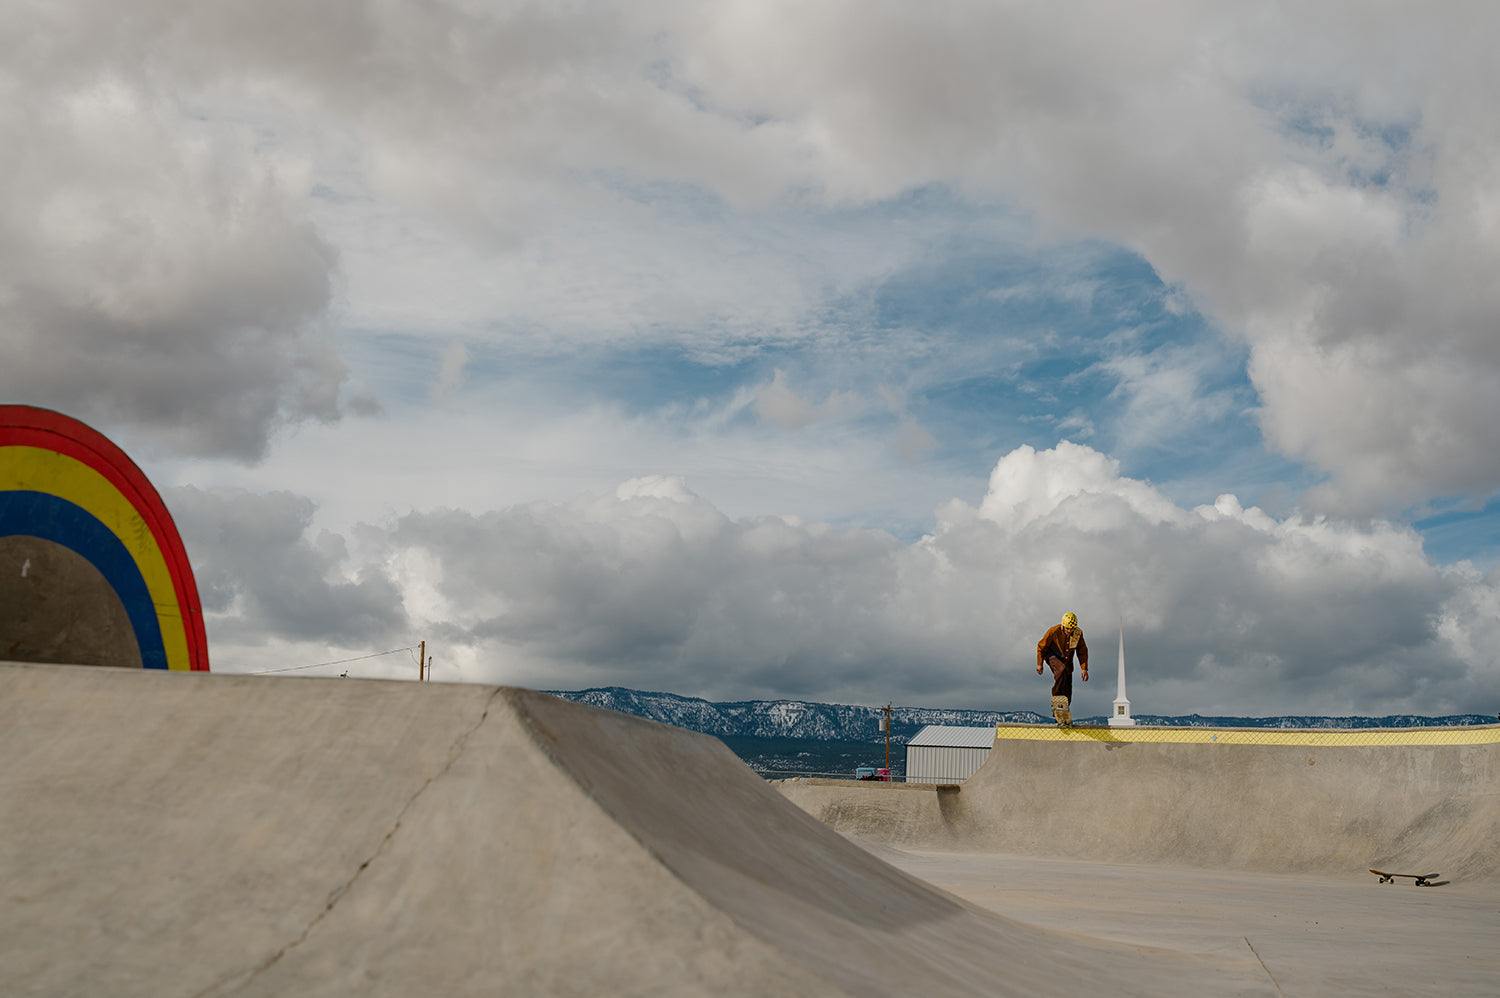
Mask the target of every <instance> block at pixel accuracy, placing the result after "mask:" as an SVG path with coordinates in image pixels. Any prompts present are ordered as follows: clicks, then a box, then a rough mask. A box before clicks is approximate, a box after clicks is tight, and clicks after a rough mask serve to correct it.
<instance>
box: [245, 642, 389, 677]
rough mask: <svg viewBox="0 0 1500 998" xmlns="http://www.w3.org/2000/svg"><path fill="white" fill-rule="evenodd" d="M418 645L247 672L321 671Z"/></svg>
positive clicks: (249, 674)
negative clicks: (326, 667) (328, 667)
mask: <svg viewBox="0 0 1500 998" xmlns="http://www.w3.org/2000/svg"><path fill="white" fill-rule="evenodd" d="M416 647H417V646H416V645H407V646H406V647H405V648H392V649H391V650H390V651H378V652H375V653H374V654H373V655H356V656H355V657H354V658H341V659H338V660H336V661H333V662H315V663H313V664H312V665H289V666H287V667H286V668H285V669H259V670H257V671H255V672H247V673H244V675H247V676H267V675H270V674H271V673H273V672H296V671H297V670H299V669H321V668H323V667H324V666H326V665H343V664H344V663H345V662H363V661H364V660H365V659H367V658H380V657H382V656H385V655H394V654H396V653H397V652H403V651H411V650H412V649H414V648H416Z"/></svg>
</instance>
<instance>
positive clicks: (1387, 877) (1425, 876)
mask: <svg viewBox="0 0 1500 998" xmlns="http://www.w3.org/2000/svg"><path fill="white" fill-rule="evenodd" d="M1370 872H1371V873H1373V874H1375V876H1377V877H1379V878H1380V882H1381V883H1382V884H1389V883H1391V882H1392V881H1394V880H1395V879H1396V878H1397V877H1411V878H1412V879H1413V880H1415V881H1416V882H1417V883H1416V886H1418V887H1431V886H1432V881H1433V880H1434V879H1436V878H1437V877H1438V876H1439V874H1436V873H1386V872H1385V871H1384V870H1371V871H1370Z"/></svg>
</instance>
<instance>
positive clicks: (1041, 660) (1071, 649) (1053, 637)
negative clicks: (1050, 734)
mask: <svg viewBox="0 0 1500 998" xmlns="http://www.w3.org/2000/svg"><path fill="white" fill-rule="evenodd" d="M1075 653H1076V654H1077V655H1078V664H1079V666H1080V667H1081V668H1082V669H1083V681H1084V682H1085V683H1086V682H1088V681H1089V646H1088V643H1087V642H1085V641H1084V640H1083V628H1081V627H1079V626H1078V615H1077V614H1076V613H1065V614H1063V616H1062V623H1061V624H1057V625H1055V626H1053V627H1051V628H1049V629H1048V631H1047V633H1046V634H1044V635H1043V636H1042V640H1040V641H1038V642H1037V643H1036V674H1037V675H1038V676H1040V675H1041V674H1042V666H1043V665H1048V666H1050V667H1051V668H1052V716H1053V717H1055V718H1056V719H1057V726H1058V727H1060V728H1071V727H1072V726H1073V708H1072V700H1073V655H1074V654H1075Z"/></svg>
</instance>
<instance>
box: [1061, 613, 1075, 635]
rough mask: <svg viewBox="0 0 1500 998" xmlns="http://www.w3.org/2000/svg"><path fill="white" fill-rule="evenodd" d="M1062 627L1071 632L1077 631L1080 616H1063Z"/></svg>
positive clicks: (1069, 614) (1073, 614)
mask: <svg viewBox="0 0 1500 998" xmlns="http://www.w3.org/2000/svg"><path fill="white" fill-rule="evenodd" d="M1062 625H1063V626H1064V627H1066V628H1067V629H1068V630H1070V631H1071V630H1073V629H1075V628H1076V627H1077V626H1078V614H1076V613H1065V614H1063V619H1062Z"/></svg>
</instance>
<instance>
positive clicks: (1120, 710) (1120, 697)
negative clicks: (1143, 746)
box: [1109, 617, 1135, 727]
mask: <svg viewBox="0 0 1500 998" xmlns="http://www.w3.org/2000/svg"><path fill="white" fill-rule="evenodd" d="M1109 723H1110V725H1111V726H1114V727H1119V726H1122V725H1127V724H1134V723H1135V718H1133V717H1131V716H1130V701H1129V700H1128V699H1126V697H1125V618H1124V617H1121V618H1120V688H1119V692H1117V693H1116V694H1115V712H1114V713H1113V714H1111V715H1110V716H1109Z"/></svg>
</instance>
